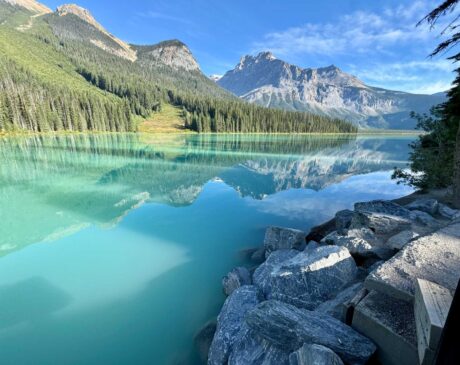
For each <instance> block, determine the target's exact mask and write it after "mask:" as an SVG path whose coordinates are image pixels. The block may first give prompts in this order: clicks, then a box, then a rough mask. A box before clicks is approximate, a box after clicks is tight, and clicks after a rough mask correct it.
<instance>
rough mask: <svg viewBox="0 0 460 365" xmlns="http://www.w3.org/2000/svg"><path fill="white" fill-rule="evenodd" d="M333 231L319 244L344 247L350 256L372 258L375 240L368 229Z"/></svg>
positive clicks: (372, 233)
mask: <svg viewBox="0 0 460 365" xmlns="http://www.w3.org/2000/svg"><path fill="white" fill-rule="evenodd" d="M342 232H343V234H339V232H338V231H334V232H332V233H330V234H328V235H327V236H326V237H324V238H323V239H322V240H321V243H325V244H328V245H336V246H341V247H345V248H346V249H348V251H350V253H351V254H352V255H356V256H362V257H368V256H373V255H374V252H373V248H374V244H375V243H376V241H377V239H376V237H375V234H374V232H372V231H371V230H370V229H369V228H357V229H350V230H344V231H342Z"/></svg>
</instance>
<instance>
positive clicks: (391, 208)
mask: <svg viewBox="0 0 460 365" xmlns="http://www.w3.org/2000/svg"><path fill="white" fill-rule="evenodd" d="M355 211H356V212H368V213H382V214H384V215H393V216H397V217H402V218H409V216H410V211H409V210H408V209H406V208H404V207H402V206H400V205H399V204H396V203H393V202H391V201H388V200H373V201H370V202H360V203H355Z"/></svg>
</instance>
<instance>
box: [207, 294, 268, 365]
mask: <svg viewBox="0 0 460 365" xmlns="http://www.w3.org/2000/svg"><path fill="white" fill-rule="evenodd" d="M259 301H260V296H259V291H258V289H257V288H256V287H255V286H250V285H245V286H242V287H240V288H238V289H236V290H235V291H234V292H233V293H232V294H231V295H230V296H229V297H228V298H227V300H226V301H225V303H224V306H223V307H222V310H221V312H220V314H219V316H218V317H217V328H216V333H215V335H214V338H213V340H212V344H211V348H210V350H209V356H208V364H209V365H225V364H227V361H228V357H229V355H230V352H231V351H232V347H233V344H234V343H235V341H236V340H237V335H238V332H239V331H240V329H241V326H242V324H243V320H244V317H245V316H246V314H247V312H248V311H249V310H251V309H253V308H254V307H255V306H256V305H257V304H258V303H259Z"/></svg>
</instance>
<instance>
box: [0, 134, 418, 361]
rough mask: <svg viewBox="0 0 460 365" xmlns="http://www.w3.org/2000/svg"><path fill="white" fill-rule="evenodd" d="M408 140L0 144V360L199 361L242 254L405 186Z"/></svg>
mask: <svg viewBox="0 0 460 365" xmlns="http://www.w3.org/2000/svg"><path fill="white" fill-rule="evenodd" d="M413 138H414V137H413V136H412V137H411V136H382V135H379V136H357V137H345V136H338V137H332V136H287V135H286V136H281V135H280V136H268V135H171V136H168V137H164V136H163V137H161V136H151V135H150V136H148V135H134V134H100V135H91V136H86V135H64V136H49V137H44V136H43V137H37V136H35V137H9V138H0V160H1V163H0V359H1V360H0V362H1V363H2V364H8V365H10V364H11V365H22V364H31V365H36V364H40V365H48V364H49V365H55V364H59V365H64V364H79V365H80V364H85V365H93V364H94V365H96V364H97V365H101V364H110V365H113V364H130V365H132V364H155V365H163V364H164V365H170V364H171V365H178V364H187V365H188V364H193V365H195V364H199V363H200V362H199V359H198V355H197V352H196V350H195V348H194V345H193V338H194V335H195V334H196V333H197V331H199V329H200V328H201V326H203V325H204V324H205V323H206V322H207V321H208V320H211V319H213V318H215V316H216V315H217V313H218V312H219V309H220V307H221V305H222V303H223V301H224V299H225V298H224V295H223V293H222V288H221V278H222V276H223V275H225V274H226V273H227V272H228V271H229V270H231V269H232V268H233V267H234V266H237V265H242V264H243V265H244V264H248V263H247V262H245V260H246V259H245V257H244V255H243V254H242V253H241V251H242V250H244V249H247V248H251V247H256V246H259V245H261V244H262V242H263V236H264V230H265V228H266V227H267V226H269V225H280V226H288V227H293V228H298V229H302V230H305V231H307V230H308V229H309V228H311V227H312V226H314V225H317V224H319V223H322V222H324V221H326V220H327V219H329V218H331V217H332V216H333V215H334V214H335V212H336V211H338V210H340V209H345V208H351V207H352V206H353V203H354V202H356V201H363V200H371V199H375V198H383V199H391V198H397V197H400V196H403V195H406V194H408V193H410V192H411V191H412V190H411V188H409V187H407V186H403V185H397V184H396V183H395V182H394V181H392V180H391V178H390V176H391V171H392V169H393V168H394V167H395V166H397V167H404V166H406V163H407V162H406V161H407V157H408V154H409V147H408V144H409V143H410V142H411V141H412V140H413Z"/></svg>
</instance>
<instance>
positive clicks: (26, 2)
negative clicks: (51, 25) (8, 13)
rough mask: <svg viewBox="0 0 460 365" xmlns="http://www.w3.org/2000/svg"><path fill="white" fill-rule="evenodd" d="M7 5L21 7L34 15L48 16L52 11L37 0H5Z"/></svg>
mask: <svg viewBox="0 0 460 365" xmlns="http://www.w3.org/2000/svg"><path fill="white" fill-rule="evenodd" d="M4 1H6V2H7V3H9V4H11V5H15V6H21V7H23V8H25V9H27V10H29V11H31V12H33V13H37V14H48V13H51V9H50V8H48V7H47V6H45V5H43V4H41V3H39V2H38V1H35V0H4Z"/></svg>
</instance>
